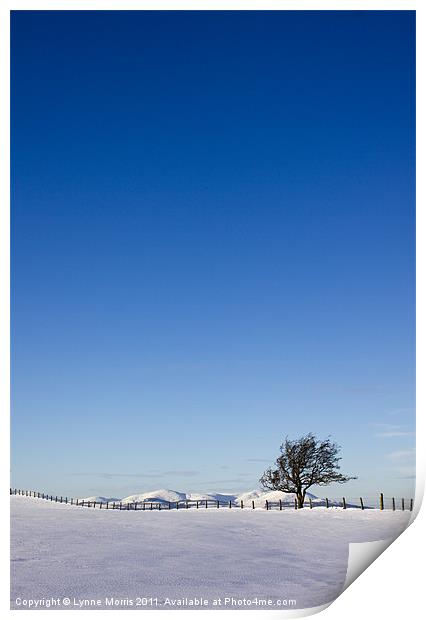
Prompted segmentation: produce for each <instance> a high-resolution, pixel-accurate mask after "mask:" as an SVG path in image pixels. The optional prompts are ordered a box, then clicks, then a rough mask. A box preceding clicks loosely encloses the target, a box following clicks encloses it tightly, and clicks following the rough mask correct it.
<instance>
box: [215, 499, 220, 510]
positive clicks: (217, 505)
mask: <svg viewBox="0 0 426 620" xmlns="http://www.w3.org/2000/svg"><path fill="white" fill-rule="evenodd" d="M216 507H217V508H219V507H220V504H219V500H217V504H216Z"/></svg>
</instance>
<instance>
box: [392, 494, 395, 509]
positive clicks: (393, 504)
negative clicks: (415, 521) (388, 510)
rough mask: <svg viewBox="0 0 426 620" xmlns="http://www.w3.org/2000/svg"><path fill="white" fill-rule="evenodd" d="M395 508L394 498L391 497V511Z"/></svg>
mask: <svg viewBox="0 0 426 620" xmlns="http://www.w3.org/2000/svg"><path fill="white" fill-rule="evenodd" d="M395 509H396V506H395V498H394V497H392V510H395Z"/></svg>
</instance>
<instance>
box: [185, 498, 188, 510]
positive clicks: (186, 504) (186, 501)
mask: <svg viewBox="0 0 426 620" xmlns="http://www.w3.org/2000/svg"><path fill="white" fill-rule="evenodd" d="M185 508H188V500H185Z"/></svg>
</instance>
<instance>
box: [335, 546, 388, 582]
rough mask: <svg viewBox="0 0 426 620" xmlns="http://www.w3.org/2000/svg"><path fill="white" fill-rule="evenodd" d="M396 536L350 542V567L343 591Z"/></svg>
mask: <svg viewBox="0 0 426 620" xmlns="http://www.w3.org/2000/svg"><path fill="white" fill-rule="evenodd" d="M394 540H395V539H394V538H387V539H386V540H374V541H372V542H362V543H349V556H348V568H347V571H346V579H345V583H344V585H343V589H342V592H344V591H345V590H346V588H348V587H349V586H350V585H351V584H352V583H353V582H354V581H355V580H356V579H358V577H359V576H360V575H361V574H362V573H363V572H364V571H365V569H366V568H368V567H369V566H370V564H372V563H373V562H374V561H375V560H377V558H378V557H379V555H381V554H382V553H383V551H385V550H386V549H387V548H388V547H389V546H390V545H391V544H392V543H393V542H394Z"/></svg>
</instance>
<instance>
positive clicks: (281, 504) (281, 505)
mask: <svg viewBox="0 0 426 620" xmlns="http://www.w3.org/2000/svg"><path fill="white" fill-rule="evenodd" d="M282 509H283V503H282V501H281V500H280V510H282Z"/></svg>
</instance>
